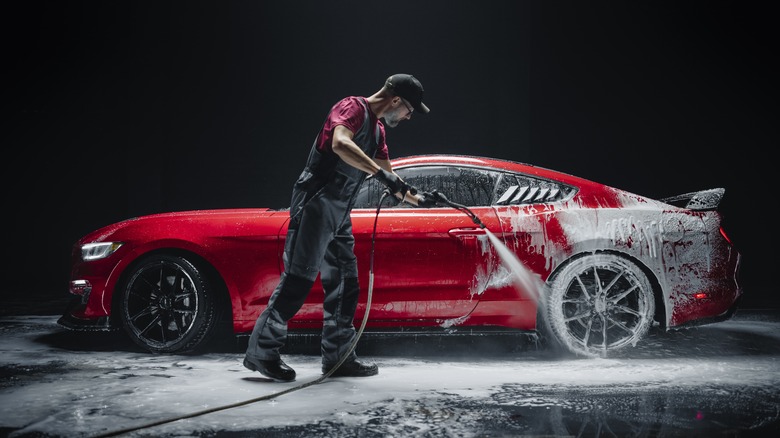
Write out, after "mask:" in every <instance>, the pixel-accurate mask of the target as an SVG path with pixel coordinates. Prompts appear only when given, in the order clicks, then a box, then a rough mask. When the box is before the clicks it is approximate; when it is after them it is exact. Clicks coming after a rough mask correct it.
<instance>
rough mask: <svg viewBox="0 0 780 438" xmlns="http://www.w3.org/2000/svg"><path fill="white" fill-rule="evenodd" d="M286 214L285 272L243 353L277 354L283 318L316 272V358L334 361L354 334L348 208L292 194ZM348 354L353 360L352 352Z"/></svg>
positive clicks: (355, 283) (353, 266)
mask: <svg viewBox="0 0 780 438" xmlns="http://www.w3.org/2000/svg"><path fill="white" fill-rule="evenodd" d="M299 199H300V200H301V202H302V203H303V202H304V199H303V198H299ZM291 212H295V213H293V214H294V216H293V218H292V219H291V228H290V229H289V230H288V232H287V241H286V242H285V251H284V262H285V272H284V273H283V274H282V277H281V279H280V281H279V284H278V285H277V287H276V289H275V290H274V292H273V293H272V294H271V298H270V299H269V302H268V307H267V308H266V309H265V310H264V311H263V313H261V314H260V317H259V318H258V319H257V321H256V322H255V327H254V329H253V331H252V335H251V336H250V338H249V345H248V347H247V352H246V355H247V356H248V357H250V358H254V359H260V360H276V359H278V358H279V350H280V349H281V347H283V346H284V344H285V342H286V340H287V322H288V321H289V320H290V319H291V318H292V317H293V316H295V314H296V313H297V312H298V310H300V308H301V306H302V305H303V303H304V301H305V300H306V297H307V296H308V294H309V291H310V290H311V287H312V286H313V284H314V280H316V277H317V274H318V273H319V274H320V279H321V281H322V286H323V290H324V293H325V298H324V302H323V317H324V321H323V330H322V344H321V350H322V362H323V364H326V365H334V364H335V363H336V362H338V361H339V359H340V358H341V355H343V354H344V353H345V352H346V351H347V349H348V348H349V346H350V343H351V342H352V341H353V340H354V338H355V336H356V331H355V326H354V325H353V318H354V316H355V310H356V308H357V303H358V296H359V292H360V287H359V285H358V279H357V259H356V257H355V253H354V246H355V239H354V236H353V235H352V222H351V221H350V218H349V211H348V207H347V204H346V202H345V201H340V200H334V199H328V197H327V196H325V195H323V194H322V193H319V194H318V195H316V196H314V197H312V198H311V199H309V200H306V201H305V203H304V204H301V205H296V196H295V195H294V196H293V206H292V207H291ZM334 230H335V231H334ZM350 356H351V357H350V359H354V358H355V353H354V352H353V353H352V354H351V355H350Z"/></svg>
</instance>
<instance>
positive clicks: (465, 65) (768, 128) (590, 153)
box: [0, 0, 780, 307]
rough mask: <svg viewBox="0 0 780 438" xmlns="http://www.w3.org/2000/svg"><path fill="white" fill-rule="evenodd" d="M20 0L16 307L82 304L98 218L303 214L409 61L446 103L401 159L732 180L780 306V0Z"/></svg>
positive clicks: (11, 269) (649, 187)
mask: <svg viewBox="0 0 780 438" xmlns="http://www.w3.org/2000/svg"><path fill="white" fill-rule="evenodd" d="M15 3H20V4H13V5H10V4H9V5H6V6H4V12H3V14H2V16H3V18H2V24H3V31H2V32H3V38H2V41H3V43H2V44H3V52H2V53H3V59H4V61H3V64H4V67H3V76H4V77H5V79H4V80H3V83H4V87H3V91H2V93H3V98H2V108H3V117H2V127H1V129H0V136H2V137H0V138H1V139H2V146H3V147H2V149H3V152H4V158H3V163H4V166H3V167H4V172H3V183H4V188H5V193H6V196H5V208H4V212H5V213H4V216H5V217H6V218H8V219H7V220H6V221H4V223H6V226H5V227H4V228H5V230H6V234H7V235H8V236H9V237H10V238H9V239H8V240H7V244H6V251H5V252H6V257H5V259H6V260H8V261H10V263H9V262H5V266H6V269H5V270H4V272H5V274H6V275H5V280H6V282H5V284H4V285H3V287H2V288H0V290H2V298H3V300H4V301H5V302H11V301H13V300H15V299H19V298H20V297H25V298H26V299H30V300H59V299H63V298H65V299H67V296H68V294H67V287H68V274H69V273H68V267H69V263H70V260H69V257H70V249H71V245H72V244H73V243H74V242H75V241H76V240H77V239H78V238H79V237H81V236H82V235H84V234H86V233H87V232H89V231H92V230H93V229H96V228H98V227H101V226H103V225H107V224H109V223H112V222H115V221H118V220H122V219H126V218H129V217H133V216H137V215H142V214H147V213H155V212H161V211H170V210H186V209H206V208H228V207H265V206H267V207H283V206H286V205H287V202H288V199H289V191H290V187H291V184H292V182H293V181H294V180H295V178H296V177H297V175H298V173H299V172H300V169H301V166H302V163H303V161H304V160H305V158H306V155H307V153H308V150H309V147H310V145H311V142H312V140H313V139H314V136H315V134H316V132H317V130H318V128H319V127H320V125H321V123H322V121H323V118H324V116H325V114H326V112H327V110H328V109H329V108H330V106H331V105H332V104H333V103H334V102H335V101H336V100H338V99H340V98H341V97H344V96H347V95H364V96H368V95H370V94H372V93H373V92H374V91H376V90H377V89H378V88H379V87H380V86H381V85H382V83H383V81H384V79H385V78H386V77H387V76H389V75H390V74H393V73H398V72H405V73H412V74H414V75H415V76H417V77H418V78H419V79H420V80H421V81H422V83H423V84H424V86H425V101H426V103H427V104H428V106H429V107H430V108H431V113H430V114H428V115H425V116H423V115H415V116H414V117H413V118H412V119H411V121H407V122H404V123H402V124H401V125H400V126H399V127H398V128H395V129H389V130H388V142H389V144H390V152H391V156H393V157H399V156H403V155H409V154H416V153H456V154H473V155H485V156H492V157H498V158H506V159H511V160H516V161H523V162H530V163H533V164H536V165H539V166H543V167H549V168H553V169H556V170H562V171H565V172H567V173H571V174H575V175H578V176H582V177H585V178H589V179H592V180H595V181H599V182H602V183H606V184H610V185H613V186H616V187H620V188H623V189H627V190H629V191H634V192H636V193H639V194H642V195H647V196H651V197H657V198H658V197H665V196H670V195H675V194H680V193H684V192H689V191H694V190H700V189H707V188H713V187H724V188H726V195H725V198H724V200H723V203H722V211H723V213H724V214H725V224H726V229H727V231H728V233H729V234H730V237H731V238H732V240H733V241H734V242H735V244H736V245H737V247H738V248H739V249H740V250H741V252H742V253H743V256H744V258H743V270H742V274H743V275H742V284H743V286H744V288H745V290H746V302H745V305H746V306H748V307H767V306H771V307H778V306H780V301H778V298H777V297H778V293H777V290H776V289H775V286H774V281H773V280H774V275H773V274H774V272H773V270H774V265H775V262H774V258H775V257H774V256H773V255H772V253H773V252H774V251H775V250H776V249H777V247H778V242H777V238H776V237H775V235H776V233H777V230H776V228H777V225H776V224H775V222H774V221H773V218H774V215H775V213H774V211H775V208H774V204H775V203H776V200H775V199H774V198H771V197H770V190H769V187H770V184H771V183H772V182H773V180H771V179H770V178H771V177H772V176H774V175H773V173H772V171H773V170H774V169H773V168H774V166H773V165H772V164H770V156H773V155H774V151H773V149H775V148H776V146H777V144H778V142H777V120H778V118H777V116H778V112H777V110H776V108H777V102H778V93H777V86H776V83H777V77H778V75H777V72H776V70H775V69H774V64H775V62H774V59H775V58H776V56H777V52H778V51H777V44H776V33H777V31H776V30H775V29H776V26H775V23H774V22H773V18H772V17H774V14H772V13H770V9H769V8H770V7H769V6H768V5H769V4H770V2H766V3H762V4H766V6H761V5H759V4H758V2H739V3H737V2H734V3H718V2H685V1H670V2H663V1H660V2H659V1H654V2H623V1H614V2H604V1H594V2H580V1H556V2H547V1H452V0H446V1H445V0H426V1H419V0H412V1H407V0H395V1H392V2H379V1H367V0H349V1H344V0H341V1H302V0H299V1H274V2H268V1H213V2H197V1H180V2H166V1H154V2H152V1H150V2H141V1H110V2H104V1H56V2H55V1H27V2H15ZM770 166H771V167H770ZM9 222H10V223H9Z"/></svg>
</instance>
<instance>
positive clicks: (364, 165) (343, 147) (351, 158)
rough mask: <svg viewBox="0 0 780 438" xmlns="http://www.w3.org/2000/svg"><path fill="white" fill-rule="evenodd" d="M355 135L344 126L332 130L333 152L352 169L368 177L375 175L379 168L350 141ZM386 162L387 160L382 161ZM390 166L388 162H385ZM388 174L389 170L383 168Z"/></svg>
mask: <svg viewBox="0 0 780 438" xmlns="http://www.w3.org/2000/svg"><path fill="white" fill-rule="evenodd" d="M354 135H355V134H354V133H353V132H352V131H350V130H349V128H347V127H346V126H344V125H337V126H336V127H335V128H334V129H333V144H332V146H333V152H335V153H336V155H338V156H339V158H341V159H342V160H344V162H346V163H347V164H349V165H350V166H352V167H356V168H358V169H360V170H362V171H363V172H366V173H368V174H370V175H374V174H376V173H377V172H378V171H379V169H380V166H379V164H377V163H376V162H375V161H374V160H373V159H372V158H370V157H369V156H368V155H366V154H365V153H363V151H362V150H360V147H359V146H358V145H357V144H355V142H354V141H352V137H353V136H354ZM384 161H387V160H384ZM387 165H388V166H389V165H390V162H389V161H388V162H387ZM385 170H387V171H388V172H390V171H391V170H390V169H387V168H385Z"/></svg>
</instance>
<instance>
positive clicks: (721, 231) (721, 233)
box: [720, 227, 733, 245]
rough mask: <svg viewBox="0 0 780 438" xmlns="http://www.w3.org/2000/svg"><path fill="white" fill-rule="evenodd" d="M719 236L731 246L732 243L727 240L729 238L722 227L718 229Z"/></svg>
mask: <svg viewBox="0 0 780 438" xmlns="http://www.w3.org/2000/svg"><path fill="white" fill-rule="evenodd" d="M720 235H721V236H723V238H724V239H726V242H728V243H729V244H730V245H733V243H731V239H729V236H727V235H726V230H724V229H723V227H720Z"/></svg>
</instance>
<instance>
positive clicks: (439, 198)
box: [415, 189, 486, 229]
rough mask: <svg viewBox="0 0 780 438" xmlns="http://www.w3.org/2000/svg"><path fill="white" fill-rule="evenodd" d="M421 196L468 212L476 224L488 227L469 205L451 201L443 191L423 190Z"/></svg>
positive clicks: (467, 214)
mask: <svg viewBox="0 0 780 438" xmlns="http://www.w3.org/2000/svg"><path fill="white" fill-rule="evenodd" d="M415 192H416V190H415ZM421 196H424V197H426V198H427V197H430V198H431V199H433V200H435V201H436V202H438V203H441V204H445V205H448V206H450V207H452V208H454V209H456V210H459V211H462V212H463V213H466V216H468V217H470V218H471V220H472V221H473V222H474V223H475V224H477V225H479V227H480V228H482V229H484V228H486V227H485V224H483V223H482V221H481V220H479V218H478V217H477V215H476V214H474V212H473V211H471V210H469V208H468V207H466V206H465V205H463V204H458V203H457V202H453V201H450V200H449V199H447V197H446V196H444V194H443V193H441V192H440V191H438V190H435V189H434V191H432V192H430V193H429V192H422V193H421Z"/></svg>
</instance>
